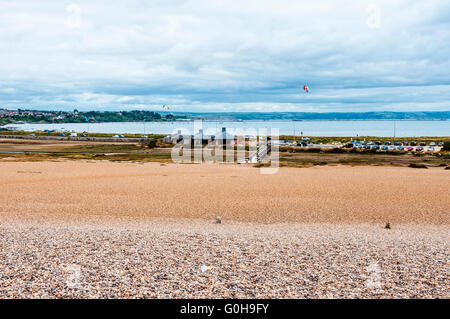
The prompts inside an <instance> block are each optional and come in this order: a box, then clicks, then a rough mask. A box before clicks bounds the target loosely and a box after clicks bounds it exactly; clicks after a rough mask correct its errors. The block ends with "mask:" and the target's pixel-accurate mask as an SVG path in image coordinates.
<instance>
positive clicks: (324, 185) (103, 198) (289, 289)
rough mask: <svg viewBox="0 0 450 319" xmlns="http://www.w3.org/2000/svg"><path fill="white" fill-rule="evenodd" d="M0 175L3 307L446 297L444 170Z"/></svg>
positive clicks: (16, 169)
mask: <svg viewBox="0 0 450 319" xmlns="http://www.w3.org/2000/svg"><path fill="white" fill-rule="evenodd" d="M0 172H1V174H2V183H3V186H4V188H3V191H2V193H1V195H0V247H1V248H0V298H449V297H450V284H449V279H450V278H449V261H450V259H449V256H450V255H449V242H450V241H449V239H450V232H449V219H448V218H449V212H450V199H449V196H448V195H449V193H448V189H450V179H449V178H448V177H449V172H448V171H444V170H438V169H430V170H425V171H424V170H415V169H409V168H395V167H390V168H382V167H317V168H309V169H284V168H282V169H280V170H279V172H278V173H277V174H274V175H272V176H263V175H260V174H259V170H258V169H257V168H252V167H239V166H238V165H230V166H224V167H220V168H218V167H217V166H214V165H211V166H208V165H172V164H170V165H165V166H161V165H160V164H145V165H142V164H139V163H107V162H105V163H103V162H93V163H87V162H36V163H24V162H1V163H0ZM369 193H370V194H371V195H370V196H371V197H370V200H361V199H365V197H366V196H368V194H369ZM217 216H220V219H217ZM217 220H220V221H221V222H220V223H218V222H217ZM386 222H389V223H390V226H391V227H390V229H386V228H385V224H386Z"/></svg>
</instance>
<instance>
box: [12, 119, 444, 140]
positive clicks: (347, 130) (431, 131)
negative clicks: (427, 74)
mask: <svg viewBox="0 0 450 319" xmlns="http://www.w3.org/2000/svg"><path fill="white" fill-rule="evenodd" d="M7 126H8V127H17V129H18V130H27V131H32V130H46V129H47V130H63V129H64V130H69V131H72V130H73V131H75V132H80V133H81V132H89V133H118V134H120V133H121V134H123V133H130V134H132V133H135V134H171V133H174V132H177V131H178V130H182V131H183V134H194V133H197V132H198V129H199V128H202V129H203V130H204V132H205V133H206V134H214V133H215V132H216V131H218V130H220V129H221V128H222V127H226V128H227V131H229V132H230V133H233V131H234V130H237V129H239V130H241V132H244V134H249V135H251V134H252V133H251V130H252V129H254V130H255V131H256V132H257V133H259V134H263V133H262V132H261V129H267V130H268V131H269V132H270V129H274V128H277V129H278V130H279V133H280V135H297V136H301V135H302V134H303V135H304V136H354V137H357V136H385V137H391V136H392V137H393V136H396V137H419V136H450V122H449V121H448V120H442V121H441V120H433V121H425V120H423V121H422V120H397V121H392V120H350V121H336V120H334V121H322V120H313V121H291V120H270V121H196V122H190V121H175V122H114V123H89V124H88V123H64V124H34V123H31V124H10V125H7ZM247 132H248V133H247Z"/></svg>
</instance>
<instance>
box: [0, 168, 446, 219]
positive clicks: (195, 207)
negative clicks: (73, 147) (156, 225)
mask: <svg viewBox="0 0 450 319" xmlns="http://www.w3.org/2000/svg"><path fill="white" fill-rule="evenodd" d="M0 176H1V178H2V186H3V187H2V192H1V193H0V216H1V217H0V218H6V217H7V218H8V219H10V218H15V219H26V220H30V219H34V220H40V221H41V220H52V219H56V220H71V221H73V220H95V221H98V220H110V219H121V220H145V219H148V218H154V217H158V218H190V219H207V220H213V219H215V218H216V216H221V217H222V218H223V219H224V220H236V221H245V222H262V223H279V222H297V223H342V222H344V223H382V224H384V223H386V222H390V223H392V224H397V223H426V224H448V223H449V221H450V219H449V217H450V214H449V211H450V171H448V170H443V169H442V168H431V169H428V170H419V169H412V168H398V167H345V166H342V167H313V168H281V169H280V170H279V172H278V173H276V174H274V175H262V174H260V170H259V169H257V168H252V167H248V166H240V165H229V166H228V165H222V166H217V165H205V164H202V165H183V164H180V165H175V164H168V165H166V166H162V165H161V164H159V163H148V164H137V163H111V162H97V163H87V162H79V161H70V162H0Z"/></svg>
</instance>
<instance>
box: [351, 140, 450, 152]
mask: <svg viewBox="0 0 450 319" xmlns="http://www.w3.org/2000/svg"><path fill="white" fill-rule="evenodd" d="M426 145H427V143H426V142H420V143H419V146H417V142H415V141H413V142H410V143H409V142H408V141H404V142H403V143H402V142H394V143H392V142H390V141H386V142H384V143H383V142H381V141H376V142H372V141H368V142H365V141H361V142H359V141H351V142H348V143H347V144H345V145H344V148H360V149H367V150H370V149H372V150H382V151H395V150H398V151H405V150H406V151H408V152H410V151H414V150H415V151H417V152H421V151H424V150H425V148H424V147H425V146H426ZM443 145H444V142H439V143H438V144H437V145H436V142H430V144H429V146H428V148H427V151H429V152H434V150H435V147H436V146H439V147H442V146H443Z"/></svg>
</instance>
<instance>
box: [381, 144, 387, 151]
mask: <svg viewBox="0 0 450 319" xmlns="http://www.w3.org/2000/svg"><path fill="white" fill-rule="evenodd" d="M381 149H382V150H383V151H387V150H388V149H389V147H387V145H383V146H381Z"/></svg>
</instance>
